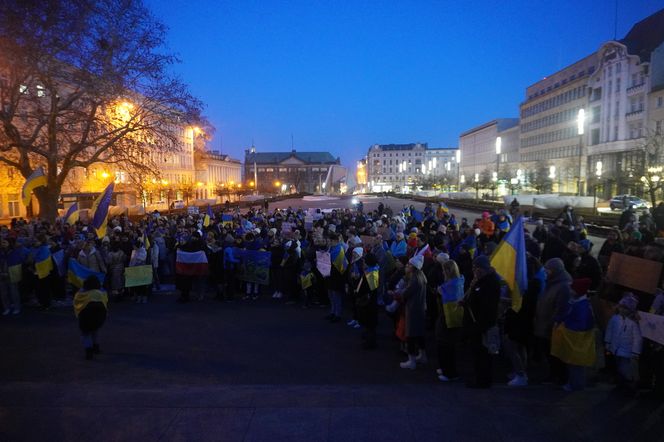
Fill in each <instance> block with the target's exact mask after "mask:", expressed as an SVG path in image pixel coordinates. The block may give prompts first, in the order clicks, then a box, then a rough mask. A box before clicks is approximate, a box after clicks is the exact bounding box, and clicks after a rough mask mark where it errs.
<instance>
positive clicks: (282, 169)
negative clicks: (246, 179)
mask: <svg viewBox="0 0 664 442" xmlns="http://www.w3.org/2000/svg"><path fill="white" fill-rule="evenodd" d="M275 169H276V171H277V172H280V173H295V172H306V171H307V170H311V171H312V172H323V173H327V168H326V167H311V168H307V167H259V168H258V173H261V172H274V171H275ZM247 170H248V171H249V172H252V173H253V171H254V169H253V167H250V168H248V169H247Z"/></svg>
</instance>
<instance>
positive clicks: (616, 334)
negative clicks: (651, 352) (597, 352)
mask: <svg viewBox="0 0 664 442" xmlns="http://www.w3.org/2000/svg"><path fill="white" fill-rule="evenodd" d="M638 305H639V301H638V299H636V297H635V296H634V294H632V293H629V292H627V293H625V294H624V295H623V297H622V298H621V299H620V302H619V303H618V306H617V311H616V313H615V314H614V315H613V316H612V317H611V319H609V322H608V324H607V325H606V332H605V333H604V345H605V347H606V351H607V353H609V354H612V355H613V356H614V357H615V361H616V370H617V372H618V378H619V380H618V385H619V386H620V387H622V388H627V389H629V388H633V386H634V384H633V383H634V381H635V374H636V371H635V365H636V361H637V360H638V358H639V355H640V354H641V348H642V345H643V339H642V336H641V329H640V327H639V323H638V317H637V308H638Z"/></svg>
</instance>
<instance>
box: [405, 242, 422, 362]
mask: <svg viewBox="0 0 664 442" xmlns="http://www.w3.org/2000/svg"><path fill="white" fill-rule="evenodd" d="M423 264H424V258H423V257H422V256H421V255H417V256H414V257H412V258H411V259H410V260H409V261H408V265H407V266H406V279H407V280H408V285H407V286H406V289H405V290H404V291H403V293H402V294H401V299H402V301H403V302H404V304H405V309H406V341H407V345H408V360H407V361H406V362H402V363H401V364H400V366H401V368H407V369H410V370H414V369H415V368H416V367H417V363H422V364H424V363H426V362H427V356H426V352H425V342H424V333H425V330H424V329H425V325H426V293H427V278H426V277H425V276H424V272H422V265H423Z"/></svg>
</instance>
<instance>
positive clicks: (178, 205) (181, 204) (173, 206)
mask: <svg viewBox="0 0 664 442" xmlns="http://www.w3.org/2000/svg"><path fill="white" fill-rule="evenodd" d="M171 209H184V201H182V200H175V201H173V202H171Z"/></svg>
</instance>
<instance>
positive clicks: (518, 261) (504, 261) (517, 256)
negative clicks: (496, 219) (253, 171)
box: [491, 216, 528, 312]
mask: <svg viewBox="0 0 664 442" xmlns="http://www.w3.org/2000/svg"><path fill="white" fill-rule="evenodd" d="M491 265H492V266H493V268H494V269H496V272H497V273H498V274H499V275H500V276H501V277H502V278H503V280H504V281H505V284H507V287H509V289H510V296H511V298H512V309H513V310H514V311H517V312H518V311H519V310H520V309H521V301H522V300H523V295H524V294H525V293H526V290H527V289H528V268H527V266H526V240H525V237H524V231H523V217H522V216H520V217H519V218H517V220H516V222H515V223H514V228H512V229H511V230H510V231H509V233H507V235H505V237H504V238H503V240H502V241H501V242H500V244H498V247H497V248H496V250H495V251H494V252H493V255H491Z"/></svg>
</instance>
